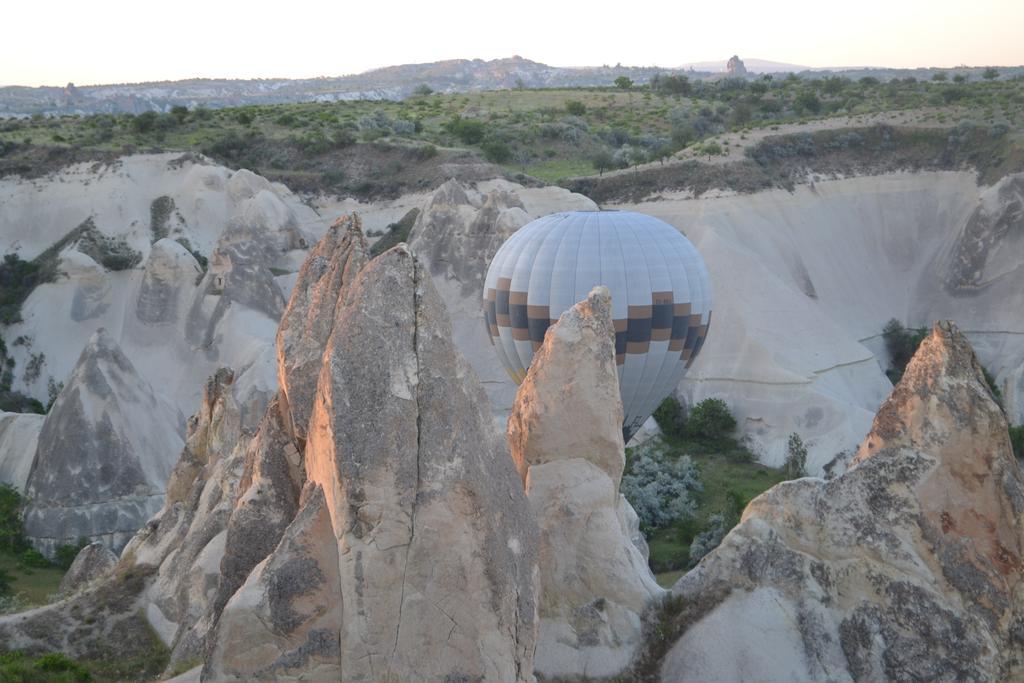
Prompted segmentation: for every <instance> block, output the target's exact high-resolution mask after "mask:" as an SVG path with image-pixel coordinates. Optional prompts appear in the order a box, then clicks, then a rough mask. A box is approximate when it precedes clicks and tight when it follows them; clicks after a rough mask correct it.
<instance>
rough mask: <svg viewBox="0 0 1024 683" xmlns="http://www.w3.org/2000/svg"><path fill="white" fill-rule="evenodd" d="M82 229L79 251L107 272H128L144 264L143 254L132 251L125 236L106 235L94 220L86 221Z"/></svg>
mask: <svg viewBox="0 0 1024 683" xmlns="http://www.w3.org/2000/svg"><path fill="white" fill-rule="evenodd" d="M80 228H81V234H80V236H79V238H78V245H77V248H78V250H79V251H80V252H82V253H83V254H87V255H88V256H90V257H91V258H92V260H94V261H96V263H99V264H100V265H101V266H103V267H104V268H106V269H107V270H114V271H118V270H128V269H130V268H134V267H135V266H137V265H139V264H140V263H141V262H142V254H141V253H139V252H137V251H135V250H134V249H132V248H131V247H130V246H129V245H128V241H127V240H126V239H125V238H124V237H123V236H121V235H118V236H116V237H111V236H109V235H104V234H103V233H102V232H100V231H99V229H98V228H97V227H96V224H95V223H93V220H92V218H88V219H86V221H85V222H84V223H83V224H82V225H81V226H80Z"/></svg>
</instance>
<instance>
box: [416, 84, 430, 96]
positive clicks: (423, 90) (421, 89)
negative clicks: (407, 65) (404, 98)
mask: <svg viewBox="0 0 1024 683" xmlns="http://www.w3.org/2000/svg"><path fill="white" fill-rule="evenodd" d="M433 92H434V89H433V88H431V87H430V86H429V85H427V84H426V83H420V84H419V85H417V86H416V88H415V89H414V90H413V91H412V94H413V95H415V96H416V97H426V96H427V95H431V94H433Z"/></svg>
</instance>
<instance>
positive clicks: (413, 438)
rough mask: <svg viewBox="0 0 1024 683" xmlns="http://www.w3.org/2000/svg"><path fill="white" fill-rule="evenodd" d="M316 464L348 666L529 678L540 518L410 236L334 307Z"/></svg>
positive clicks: (359, 672) (316, 413)
mask: <svg viewBox="0 0 1024 683" xmlns="http://www.w3.org/2000/svg"><path fill="white" fill-rule="evenodd" d="M305 464H306V472H307V475H308V477H309V480H310V481H311V482H315V483H317V484H319V485H320V486H322V488H323V491H324V494H325V497H326V500H327V506H328V509H329V510H330V512H331V521H332V525H333V529H334V534H335V536H336V537H337V542H338V548H339V551H340V565H339V574H340V577H341V599H342V603H343V609H344V620H343V626H342V631H341V659H342V662H343V667H344V671H345V677H346V678H351V679H353V680H377V679H382V678H388V677H393V678H396V679H398V680H406V679H410V678H413V677H415V678H423V679H427V680H442V679H446V680H462V679H466V680H476V679H484V680H503V681H528V680H530V679H531V676H532V669H533V667H532V655H533V650H534V644H535V643H534V636H535V632H534V629H535V615H536V591H535V586H534V572H535V566H536V527H535V525H534V523H533V521H532V520H531V519H530V516H529V512H528V510H527V504H526V499H525V496H524V495H523V492H522V486H521V484H520V483H519V481H518V478H517V476H516V473H515V469H514V467H513V466H512V462H511V460H510V459H509V457H508V454H507V452H506V451H505V450H504V448H503V445H502V444H501V443H500V441H499V439H498V438H497V434H496V433H495V430H494V429H493V421H492V417H491V414H490V406H489V404H488V402H487V399H486V397H485V395H484V393H483V390H482V388H481V387H480V385H479V383H478V382H477V381H476V378H475V376H474V375H473V373H472V370H470V369H469V367H468V366H467V365H466V363H465V362H464V361H463V360H462V358H461V357H460V356H459V355H458V353H457V352H456V351H455V348H454V346H453V345H452V342H451V328H450V326H449V323H448V319H447V316H446V314H445V309H444V304H443V303H442V302H441V299H440V297H439V296H438V294H437V292H436V291H435V289H434V287H433V285H432V283H431V281H430V278H429V276H428V275H427V274H426V272H424V269H423V266H422V265H420V264H418V263H417V262H416V261H415V259H414V258H413V256H412V255H411V254H410V253H409V251H408V250H407V249H405V248H404V247H403V246H401V245H400V246H398V247H395V248H394V249H391V250H390V251H387V252H385V253H384V254H382V255H381V256H379V257H377V258H376V259H374V260H373V261H371V262H370V263H369V264H367V265H366V266H365V267H364V268H363V270H362V271H360V273H359V275H358V276H357V277H356V279H355V280H354V281H353V283H352V285H351V287H350V288H349V289H348V291H347V292H346V296H345V302H344V305H343V306H342V307H341V308H340V309H339V310H338V311H337V313H336V315H335V324H334V331H333V332H332V334H331V337H330V340H329V341H328V344H327V348H326V350H325V352H324V363H323V370H322V372H321V375H320V382H319V386H318V387H317V392H316V405H315V407H314V409H313V416H312V419H311V421H310V428H309V440H308V442H307V445H306V453H305Z"/></svg>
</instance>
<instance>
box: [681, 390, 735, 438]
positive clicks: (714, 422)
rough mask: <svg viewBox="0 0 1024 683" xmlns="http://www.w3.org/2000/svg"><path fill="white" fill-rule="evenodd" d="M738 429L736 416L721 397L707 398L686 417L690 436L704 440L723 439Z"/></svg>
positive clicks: (687, 430) (687, 431)
mask: <svg viewBox="0 0 1024 683" xmlns="http://www.w3.org/2000/svg"><path fill="white" fill-rule="evenodd" d="M735 429H736V418H735V417H733V416H732V413H730V412H729V406H728V405H726V403H725V401H723V400H722V399H720V398H706V399H704V400H703V401H701V402H700V403H698V404H697V405H695V406H694V407H693V410H691V411H690V414H689V416H688V417H687V418H686V433H687V435H688V436H690V437H693V438H696V439H701V440H704V441H721V440H723V439H725V438H728V437H729V436H731V435H732V433H733V431H735Z"/></svg>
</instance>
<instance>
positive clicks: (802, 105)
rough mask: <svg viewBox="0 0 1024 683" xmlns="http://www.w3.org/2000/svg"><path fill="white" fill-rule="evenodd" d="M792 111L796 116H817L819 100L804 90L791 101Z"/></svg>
mask: <svg viewBox="0 0 1024 683" xmlns="http://www.w3.org/2000/svg"><path fill="white" fill-rule="evenodd" d="M793 109H795V110H796V112H797V113H798V114H801V115H802V114H806V113H810V114H817V113H818V112H820V111H821V100H819V99H818V96H817V95H815V94H814V93H813V92H811V91H810V90H804V91H803V92H801V93H800V94H799V95H797V96H796V99H795V100H793Z"/></svg>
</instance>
